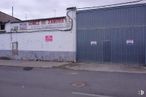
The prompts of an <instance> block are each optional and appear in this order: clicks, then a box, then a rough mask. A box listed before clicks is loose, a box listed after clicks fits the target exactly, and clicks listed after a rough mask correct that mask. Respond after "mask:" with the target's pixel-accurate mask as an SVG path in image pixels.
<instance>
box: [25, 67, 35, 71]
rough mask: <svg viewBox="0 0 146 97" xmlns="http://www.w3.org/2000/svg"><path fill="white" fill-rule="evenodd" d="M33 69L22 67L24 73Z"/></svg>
mask: <svg viewBox="0 0 146 97" xmlns="http://www.w3.org/2000/svg"><path fill="white" fill-rule="evenodd" d="M32 69H33V67H24V68H23V70H25V71H30V70H32Z"/></svg>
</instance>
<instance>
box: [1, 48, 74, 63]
mask: <svg viewBox="0 0 146 97" xmlns="http://www.w3.org/2000/svg"><path fill="white" fill-rule="evenodd" d="M0 58H2V59H4V58H6V59H17V60H42V61H70V62H75V61H76V57H75V52H48V51H19V52H18V55H13V54H12V51H10V50H0Z"/></svg>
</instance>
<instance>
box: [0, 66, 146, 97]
mask: <svg viewBox="0 0 146 97" xmlns="http://www.w3.org/2000/svg"><path fill="white" fill-rule="evenodd" d="M139 90H144V91H146V74H135V73H134V74H132V73H131V74H130V73H109V72H89V71H72V70H66V69H55V68H52V69H40V68H33V69H32V70H30V71H25V70H23V68H18V67H0V97H146V95H145V94H144V95H143V96H140V95H138V91H139Z"/></svg>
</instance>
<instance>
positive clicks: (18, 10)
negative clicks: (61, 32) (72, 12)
mask: <svg viewBox="0 0 146 97" xmlns="http://www.w3.org/2000/svg"><path fill="white" fill-rule="evenodd" d="M127 1H134V0H1V1H0V11H2V12H5V13H7V14H10V15H11V13H12V11H11V8H12V6H14V16H15V17H17V18H19V19H22V20H25V19H36V18H49V17H55V16H64V15H65V12H66V8H67V7H73V6H76V7H78V8H80V7H90V6H100V5H106V4H113V3H120V2H127Z"/></svg>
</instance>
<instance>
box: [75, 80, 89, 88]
mask: <svg viewBox="0 0 146 97" xmlns="http://www.w3.org/2000/svg"><path fill="white" fill-rule="evenodd" d="M72 86H73V87H77V88H82V87H85V86H86V82H84V81H75V82H73V83H72Z"/></svg>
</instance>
